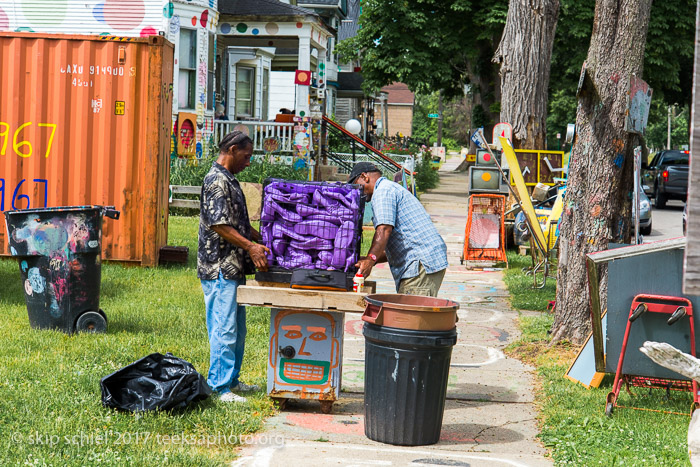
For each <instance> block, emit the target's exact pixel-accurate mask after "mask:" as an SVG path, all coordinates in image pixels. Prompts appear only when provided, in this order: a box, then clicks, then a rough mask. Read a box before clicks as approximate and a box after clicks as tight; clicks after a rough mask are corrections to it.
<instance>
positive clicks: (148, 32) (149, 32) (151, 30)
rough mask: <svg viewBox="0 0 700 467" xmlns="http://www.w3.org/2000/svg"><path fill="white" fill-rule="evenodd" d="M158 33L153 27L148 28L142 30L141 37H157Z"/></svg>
mask: <svg viewBox="0 0 700 467" xmlns="http://www.w3.org/2000/svg"><path fill="white" fill-rule="evenodd" d="M157 35H158V31H156V28H154V27H152V26H147V27H145V28H143V29H142V30H141V33H140V36H141V37H148V36H157Z"/></svg>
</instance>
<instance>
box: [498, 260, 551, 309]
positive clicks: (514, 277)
mask: <svg viewBox="0 0 700 467" xmlns="http://www.w3.org/2000/svg"><path fill="white" fill-rule="evenodd" d="M506 256H507V257H508V269H507V270H506V271H505V274H504V281H505V283H506V286H507V287H508V292H510V297H511V305H512V306H513V308H515V309H516V310H535V311H544V310H546V309H547V304H548V303H549V301H550V300H554V298H555V296H556V278H557V272H556V269H555V268H551V269H550V276H549V278H548V279H547V283H546V284H545V286H544V288H542V289H536V288H534V287H533V284H534V281H533V278H532V276H530V275H525V274H524V273H523V268H529V267H532V260H531V259H530V256H520V255H519V254H518V253H517V252H516V251H513V250H509V251H507V252H506ZM537 277H538V282H539V281H541V279H542V275H541V274H538V276H537Z"/></svg>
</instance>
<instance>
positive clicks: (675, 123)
mask: <svg viewBox="0 0 700 467" xmlns="http://www.w3.org/2000/svg"><path fill="white" fill-rule="evenodd" d="M688 113H689V112H688V107H684V108H683V109H680V110H679V109H678V108H675V109H673V110H672V115H671V147H672V148H675V149H680V148H681V146H683V145H687V144H689V141H690V135H689V134H688V120H689V118H688ZM644 138H645V140H646V144H647V146H648V147H649V148H652V149H656V150H659V149H665V148H666V144H667V143H668V107H666V105H665V103H664V102H661V101H654V100H653V99H652V101H651V109H650V110H649V125H648V126H647V131H646V134H645V137H644Z"/></svg>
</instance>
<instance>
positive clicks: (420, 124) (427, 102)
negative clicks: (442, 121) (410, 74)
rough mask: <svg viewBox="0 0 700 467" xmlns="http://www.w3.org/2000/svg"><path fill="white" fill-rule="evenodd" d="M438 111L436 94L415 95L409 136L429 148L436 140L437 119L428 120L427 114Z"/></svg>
mask: <svg viewBox="0 0 700 467" xmlns="http://www.w3.org/2000/svg"><path fill="white" fill-rule="evenodd" d="M437 111H438V93H437V92H433V93H430V94H416V101H415V105H414V106H413V130H412V133H411V136H412V137H413V138H414V139H416V140H418V141H423V142H424V143H425V144H426V146H431V145H432V142H433V141H436V140H437V118H429V117H428V114H431V113H437Z"/></svg>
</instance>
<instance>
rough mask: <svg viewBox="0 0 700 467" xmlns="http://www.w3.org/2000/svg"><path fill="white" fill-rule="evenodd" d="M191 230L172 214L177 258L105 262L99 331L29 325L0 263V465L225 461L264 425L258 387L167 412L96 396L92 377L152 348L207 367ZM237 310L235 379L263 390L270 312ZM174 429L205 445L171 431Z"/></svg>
mask: <svg viewBox="0 0 700 467" xmlns="http://www.w3.org/2000/svg"><path fill="white" fill-rule="evenodd" d="M197 226H198V219H197V218H187V217H170V230H169V242H168V243H169V244H171V245H185V246H188V247H189V248H190V255H189V256H190V257H189V261H188V263H187V265H177V266H168V267H160V268H154V269H142V268H136V267H126V266H122V265H119V264H107V263H106V264H104V265H103V268H102V292H101V303H100V306H101V308H102V309H103V310H104V311H105V312H106V314H107V316H108V319H109V328H108V332H107V333H106V334H101V335H100V334H98V335H87V334H80V335H74V336H68V335H66V334H64V333H62V332H58V331H38V330H33V329H31V328H30V327H29V323H28V320H27V310H26V305H25V301H24V293H23V289H22V284H21V281H20V275H19V269H18V266H17V263H16V261H14V260H9V259H8V260H0V278H1V279H2V280H0V312H1V313H2V317H3V325H2V326H1V327H0V340H1V341H2V343H3V345H2V347H1V348H0V432H1V433H3V436H1V437H0V465H10V464H25V463H26V464H31V465H35V464H39V465H42V464H48V465H92V464H96V463H104V464H108V465H125V464H138V465H144V464H150V465H178V466H179V465H196V466H200V465H222V464H224V463H227V462H230V461H231V460H232V459H233V458H234V457H235V453H234V447H235V443H236V439H235V435H241V434H248V433H252V432H255V431H257V430H259V429H260V428H261V427H262V424H263V420H264V418H265V416H267V415H270V414H271V413H273V411H274V409H273V406H272V403H271V402H270V400H269V399H268V397H267V395H266V394H265V391H260V392H258V393H256V394H254V395H252V396H251V397H249V398H248V401H249V402H248V403H247V404H223V403H217V402H216V401H215V400H214V399H212V398H210V399H208V400H206V401H203V402H200V403H198V404H195V405H194V406H193V407H192V408H191V409H189V410H184V411H179V412H171V413H164V412H155V413H142V414H131V413H122V412H118V411H115V410H110V409H106V408H104V407H103V406H102V404H101V399H100V384H99V383H100V379H101V378H102V377H104V376H106V375H108V374H110V373H112V372H113V371H115V370H117V369H119V368H121V367H123V366H125V365H127V364H129V363H131V362H133V361H134V360H137V359H139V358H141V357H143V356H145V355H148V354H150V353H153V352H161V353H165V352H172V353H173V354H174V355H175V356H177V357H181V358H184V359H185V360H187V361H189V362H191V363H192V364H193V365H194V366H195V368H196V369H197V370H198V371H199V372H200V373H202V374H203V375H206V374H207V371H208V368H209V346H208V339H207V332H206V324H205V313H204V304H203V300H202V291H201V287H200V284H199V280H198V279H197V277H196V251H197V245H196V242H197ZM247 316H248V336H247V339H246V354H245V355H246V357H245V360H244V363H243V371H242V375H243V378H244V379H245V381H246V382H249V383H256V384H259V385H261V387H265V380H266V378H265V375H266V358H267V346H268V335H269V311H268V310H267V309H265V308H248V315H247ZM37 435H38V436H37ZM100 435H101V436H102V437H103V438H102V439H101V441H99V440H100V439H99V438H97V437H98V436H100ZM166 435H167V436H170V437H171V438H170V440H169V441H165V438H164V437H165V436H166ZM178 435H179V436H181V437H182V436H183V435H184V436H185V437H186V439H187V441H188V442H201V441H203V444H188V445H186V444H184V443H183V442H182V441H179V440H178V441H176V438H172V437H173V436H178ZM230 435H234V436H230ZM207 437H209V438H207ZM225 437H228V439H225ZM137 438H138V439H137ZM145 438H148V439H147V440H144V439H145ZM207 441H210V443H208V442H207ZM74 442H76V443H77V444H75V443H74ZM81 444H82V445H81Z"/></svg>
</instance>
